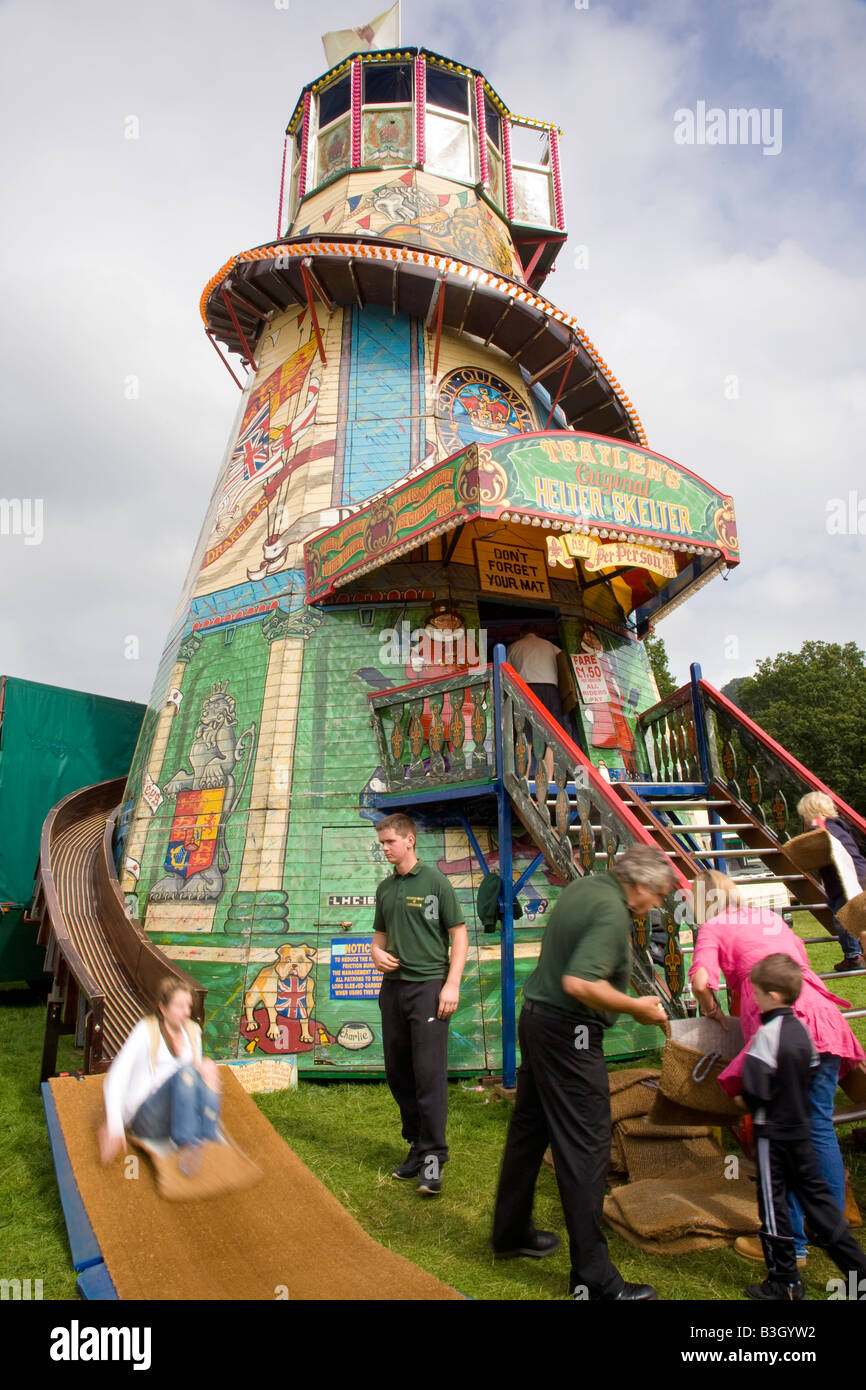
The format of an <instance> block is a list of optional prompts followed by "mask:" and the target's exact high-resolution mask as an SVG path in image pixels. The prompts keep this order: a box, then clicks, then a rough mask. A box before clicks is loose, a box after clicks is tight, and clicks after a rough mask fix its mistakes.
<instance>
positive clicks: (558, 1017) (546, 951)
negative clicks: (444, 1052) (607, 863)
mask: <svg viewBox="0 0 866 1390" xmlns="http://www.w3.org/2000/svg"><path fill="white" fill-rule="evenodd" d="M673 885H674V874H673V871H672V869H671V866H670V864H669V862H668V859H667V856H666V855H665V854H663V853H662V852H661V850H657V849H654V848H653V847H652V846H650V845H635V846H633V847H632V848H631V849H629V850H627V851H626V852H625V854H623V855H622V856H621V857H620V858H619V859H617V861H616V863H615V865H614V868H613V872H612V873H610V874H593V875H591V876H589V877H586V878H580V879H577V880H575V881H574V882H573V883H569V885H568V886H567V888H565V889H564V890H563V892H562V893H561V894H560V897H559V900H558V902H557V904H556V907H555V908H554V909H553V912H552V913H551V915H550V920H549V922H548V924H547V927H546V929H545V933H544V941H543V943H542V947H541V956H540V958H539V961H538V965H537V967H536V969H535V971H534V972H533V974H532V975H531V976H530V977H529V979H528V980H527V982H526V986H525V989H524V996H525V1002H524V1005H523V1011H522V1013H521V1015H520V1022H519V1025H518V1037H519V1039H520V1055H521V1064H520V1068H519V1070H518V1073H517V1097H516V1101H515V1105H514V1114H513V1115H512V1117H511V1124H510V1125H509V1129H508V1138H507V1140H506V1144H505V1154H504V1157H503V1160H502V1171H501V1173H500V1176H499V1189H498V1192H497V1195H496V1210H495V1213H494V1218H493V1249H494V1251H495V1253H496V1254H497V1255H498V1256H500V1257H503V1258H505V1257H507V1256H511V1255H533V1256H535V1257H540V1256H544V1255H550V1254H552V1253H553V1251H554V1250H556V1249H557V1247H558V1245H559V1239H558V1237H557V1236H556V1235H554V1233H553V1232H552V1231H539V1230H536V1228H535V1226H534V1225H533V1224H532V1199H533V1195H534V1192H535V1182H536V1179H537V1177H538V1170H539V1168H540V1166H541V1160H542V1158H543V1156H544V1151H545V1149H546V1148H547V1145H548V1144H550V1147H551V1149H552V1151H553V1161H554V1166H555V1168H556V1181H557V1183H558V1185H559V1195H560V1198H561V1200H562V1208H563V1212H564V1214H565V1224H566V1227H567V1229H568V1235H569V1241H570V1245H571V1278H570V1282H569V1290H570V1292H571V1293H572V1294H573V1295H574V1297H575V1298H590V1299H600V1300H605V1301H608V1300H610V1301H619V1300H626V1299H645V1298H647V1299H648V1298H656V1297H657V1294H656V1292H655V1289H653V1288H651V1287H650V1286H649V1285H648V1284H628V1283H626V1282H625V1280H624V1279H623V1277H622V1275H621V1274H620V1272H619V1270H618V1269H617V1268H616V1266H615V1265H614V1264H613V1263H612V1262H611V1259H610V1256H609V1254H608V1249H607V1241H606V1240H605V1238H604V1233H603V1231H602V1226H601V1217H602V1203H603V1201H604V1189H605V1184H606V1180H607V1172H608V1167H609V1164H610V1088H609V1086H608V1080H607V1068H606V1066H605V1061H604V1055H603V1052H602V1037H603V1035H604V1030H605V1028H609V1027H610V1026H611V1024H612V1023H614V1022H615V1020H616V1016H617V1014H619V1013H627V1014H631V1016H632V1018H634V1019H637V1021H638V1022H639V1023H648V1024H652V1023H655V1024H658V1026H659V1027H661V1026H662V1025H663V1024H664V1021H665V1011H664V1009H663V1007H662V1004H661V1002H660V1000H659V999H658V998H657V997H656V996H655V995H648V996H645V997H644V998H640V999H634V998H632V997H631V996H630V995H628V994H626V993H625V991H626V989H627V988H628V982H629V977H630V975H631V914H632V913H633V914H634V915H635V916H643V915H644V914H645V913H646V912H648V911H649V909H650V908H653V907H659V906H660V904H661V902H662V899H663V898H664V897H665V896H666V895H667V894H668V893H669V892H670V890H671V889H672V887H673Z"/></svg>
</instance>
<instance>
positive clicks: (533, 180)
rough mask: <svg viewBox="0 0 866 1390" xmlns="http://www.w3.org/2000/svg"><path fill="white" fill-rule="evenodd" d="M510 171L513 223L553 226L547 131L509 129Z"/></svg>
mask: <svg viewBox="0 0 866 1390" xmlns="http://www.w3.org/2000/svg"><path fill="white" fill-rule="evenodd" d="M511 168H512V179H513V185H514V220H515V222H525V223H527V224H528V225H529V226H531V227H555V226H556V211H555V207H554V198H553V181H552V178H551V167H550V133H549V131H547V130H538V129H536V128H534V127H532V126H525V125H519V124H518V123H517V122H515V123H514V124H513V125H512V128H511Z"/></svg>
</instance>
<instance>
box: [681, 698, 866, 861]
mask: <svg viewBox="0 0 866 1390" xmlns="http://www.w3.org/2000/svg"><path fill="white" fill-rule="evenodd" d="M697 688H698V698H699V702H700V711H701V716H702V718H703V722H704V726H705V728H706V730H707V741H708V745H709V755H710V765H711V769H712V773H713V776H714V777H715V778H716V779H717V780H718V781H719V782H721V783H722V784H723V785H724V786H725V788H726V789H727V791H728V792H730V794H731V796H733V797H735V798H736V799H737V800H738V801H740V802H741V803H742V804H743V805H744V806H746V807H748V809H749V811H750V812H751V814H752V815H753V816H754V817H755V819H756V820H757V821H758V822H759V823H760V824H761V825H762V826H763V827H764V828H765V829H766V830H767V831H768V832H769V834H771V835H772V836H774V838H775V839H777V840H779V841H784V840H786V839H787V838H788V837H789V836H793V835H799V834H801V832H802V830H803V823H802V821H801V820H800V818H799V816H798V815H797V802H798V801H799V800H800V798H801V797H802V796H805V795H806V793H807V792H812V791H820V792H824V793H825V794H826V795H827V796H829V797H831V798H832V800H833V802H834V803H835V805H836V808H837V812H838V815H839V818H840V820H843V821H844V822H845V823H846V825H847V826H848V828H849V829H850V830H851V831H852V833H853V834H854V835H855V836H856V837H858V838H860V839H861V840H862V839H864V837H866V820H864V819H863V817H862V816H860V815H858V814H857V812H856V811H854V810H852V808H851V807H850V806H847V805H846V804H845V802H844V801H840V800H839V798H838V796H836V794H835V793H834V792H832V791H831V790H830V788H829V787H826V786H825V785H824V783H823V782H821V781H819V780H818V778H817V777H815V776H814V774H813V773H811V772H810V771H809V769H808V768H806V767H803V765H802V763H799V762H798V761H797V759H796V758H794V757H792V755H791V754H790V753H788V752H787V751H786V750H785V749H784V748H782V747H781V745H780V744H778V743H776V741H775V740H774V739H772V738H771V737H770V735H769V734H768V733H766V732H765V730H764V729H762V728H761V727H760V726H759V725H758V724H755V723H753V721H752V720H751V719H749V717H748V715H746V714H744V713H743V711H742V710H740V709H737V707H736V705H733V704H732V703H731V701H730V700H728V699H726V697H725V696H724V695H722V694H721V693H720V692H719V691H718V690H715V689H714V688H713V686H711V685H709V684H708V683H707V682H706V681H705V680H700V679H699V680H698V682H697ZM677 693H680V692H677Z"/></svg>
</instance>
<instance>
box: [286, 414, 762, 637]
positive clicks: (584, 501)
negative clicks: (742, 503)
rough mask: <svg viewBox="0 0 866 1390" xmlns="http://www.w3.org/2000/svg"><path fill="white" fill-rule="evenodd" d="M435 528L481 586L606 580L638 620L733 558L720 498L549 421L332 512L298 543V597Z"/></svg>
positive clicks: (530, 592) (315, 598)
mask: <svg viewBox="0 0 866 1390" xmlns="http://www.w3.org/2000/svg"><path fill="white" fill-rule="evenodd" d="M494 523H495V524H494ZM448 533H450V536H449V542H448V546H447V558H448V559H451V558H453V559H454V560H455V561H457V562H458V563H460V562H462V563H464V564H474V565H475V566H476V567H477V571H478V587H479V591H480V592H482V593H488V594H491V595H498V596H500V597H502V598H508V597H513V598H522V599H525V600H527V601H529V602H533V601H534V602H544V601H549V599H550V580H551V579H567V578H568V577H569V575H573V576H574V579H575V582H576V584H577V585H578V586H579V588H580V589H581V590H583V589H586V588H588V587H590V586H592V585H593V584H598V583H600V582H607V583H608V584H609V585H610V586H611V588H612V589H613V591H614V593H615V595H616V598H617V602H618V603H619V606H620V608H621V609H622V611H623V612H624V613H626V614H629V613H634V614H635V615H636V619H637V622H638V626H639V628H644V629H645V628H646V626H647V625H648V624H649V623H650V622H651V621H652V622H655V621H657V620H658V619H659V618H660V617H661V616H662V615H663V614H664V613H665V612H668V611H670V610H671V608H672V607H674V606H678V605H679V604H680V603H682V602H683V600H684V598H685V597H686V596H687V594H689V593H690V592H691V591H693V590H694V589H695V588H697V587H700V586H701V585H703V584H704V583H706V582H707V580H708V579H710V578H711V577H712V576H713V575H714V574H716V573H719V572H721V571H722V570H724V569H726V568H728V567H730V566H733V565H735V564H737V563H738V562H739V550H738V542H737V532H736V520H735V516H734V504H733V499H732V498H730V497H727V496H725V495H724V494H722V493H720V492H718V491H716V489H715V488H713V487H711V486H710V485H709V484H708V483H705V482H703V480H702V479H700V478H698V477H697V476H696V475H695V474H694V473H691V472H690V471H689V470H688V469H685V468H681V467H680V466H679V465H678V464H675V463H672V462H671V460H670V459H666V458H664V457H662V456H661V455H660V454H654V453H651V452H650V451H649V450H648V449H641V448H637V447H635V446H633V445H623V444H622V443H620V442H619V441H617V440H615V439H611V438H607V437H604V436H601V435H591V434H578V433H575V432H572V431H566V430H562V431H557V430H554V431H547V432H545V433H538V434H520V435H509V436H508V437H507V438H506V439H502V440H500V441H498V442H497V443H495V444H490V445H478V444H472V445H469V447H468V448H466V449H462V450H460V451H459V452H458V453H456V454H453V455H451V457H450V458H447V459H445V460H443V461H442V462H441V463H438V464H434V465H433V466H432V467H431V466H428V467H426V468H424V469H419V470H418V471H417V472H416V473H415V474H414V476H413V475H409V476H407V477H406V478H403V479H401V480H399V481H398V482H397V483H395V484H394V485H393V486H392V487H390V488H388V489H386V490H385V491H384V492H382V493H380V494H379V495H378V496H376V497H374V498H371V499H370V501H369V502H368V503H367V504H366V505H364V506H363V507H360V508H357V509H355V510H354V511H353V512H352V513H351V515H345V514H344V515H343V517H342V518H341V520H340V521H338V523H337V524H336V525H334V526H332V527H330V528H329V529H328V530H327V531H324V532H322V533H320V534H319V535H318V536H316V537H315V538H314V539H313V540H311V541H308V542H307V545H306V547H305V554H306V565H307V595H308V600H309V602H310V603H323V602H327V601H328V600H329V599H330V600H333V598H334V596H335V594H336V592H337V590H339V589H341V588H344V587H345V586H346V585H349V584H353V583H354V581H355V580H357V579H359V578H360V577H361V576H362V575H365V574H369V573H371V572H372V571H374V570H379V569H382V568H384V567H385V566H387V565H389V564H392V563H393V562H394V561H396V560H398V559H400V558H403V557H409V556H410V555H412V556H413V559H415V560H416V561H417V560H419V559H422V558H423V556H422V555H419V554H417V553H416V552H419V550H422V548H423V547H425V546H429V544H430V542H431V541H433V540H434V539H435V538H436V537H439V536H444V535H446V534H448ZM430 558H434V557H433V556H432V555H431V557H430ZM435 561H436V563H437V564H441V562H442V555H441V554H440V553H438V552H437V554H436V556H435Z"/></svg>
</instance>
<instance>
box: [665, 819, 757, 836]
mask: <svg viewBox="0 0 866 1390" xmlns="http://www.w3.org/2000/svg"><path fill="white" fill-rule="evenodd" d="M659 825H663V826H664V828H665V830H673V831H679V833H680V834H681V835H724V834H725V832H726V831H728V830H754V828H755V827H754V825H753V824H752V822H751V821H745V820H744V821H743V822H742V824H740V823H739V822H738V823H737V824H736V825H728V823H727V822H726V821H720V822H719V824H718V825H710V824H709V823H708V824H707V825H687V824H686V823H685V822H683V821H659Z"/></svg>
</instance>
